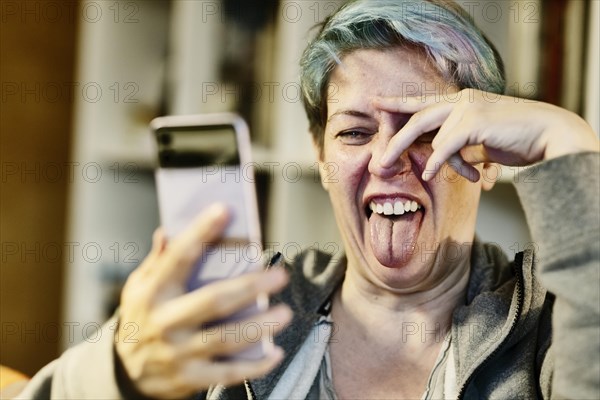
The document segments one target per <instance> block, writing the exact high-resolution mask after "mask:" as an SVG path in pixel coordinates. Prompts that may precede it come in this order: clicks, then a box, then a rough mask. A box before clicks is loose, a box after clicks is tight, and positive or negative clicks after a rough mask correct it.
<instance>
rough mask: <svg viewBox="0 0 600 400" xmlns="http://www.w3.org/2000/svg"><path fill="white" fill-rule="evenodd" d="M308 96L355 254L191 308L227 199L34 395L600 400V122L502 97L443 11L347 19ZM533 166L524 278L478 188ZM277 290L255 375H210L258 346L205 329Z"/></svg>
mask: <svg viewBox="0 0 600 400" xmlns="http://www.w3.org/2000/svg"><path fill="white" fill-rule="evenodd" d="M302 87H303V90H304V102H305V108H306V110H307V114H308V117H309V121H310V127H311V132H312V135H313V139H314V143H315V150H316V152H317V155H318V158H319V161H320V162H321V164H322V165H326V163H336V164H337V165H338V167H339V173H338V175H337V176H336V178H337V179H336V180H331V181H328V180H326V179H323V182H322V183H323V187H324V188H325V189H326V190H327V191H328V193H329V196H330V198H331V202H332V204H333V209H334V212H335V217H336V221H337V224H338V226H339V228H340V231H341V234H342V238H343V242H344V247H345V251H346V258H345V259H343V260H332V259H331V257H330V256H328V255H326V254H322V253H316V252H306V253H303V254H301V255H300V256H299V257H298V258H297V259H296V260H292V261H291V263H290V264H289V265H287V266H286V268H285V270H287V273H286V272H284V270H283V269H274V270H271V271H268V272H266V273H258V274H251V275H246V276H243V277H240V278H236V279H232V280H228V281H224V282H219V283H215V284H212V285H208V286H206V287H204V288H202V289H200V290H198V291H196V292H193V293H188V294H184V289H183V288H184V282H185V279H186V274H187V273H188V271H189V270H190V268H191V265H192V264H193V261H194V260H195V259H197V258H198V257H199V256H201V254H200V253H199V252H200V250H201V249H202V248H204V246H201V245H200V244H201V243H205V242H207V241H216V240H218V239H219V236H220V234H221V232H222V231H223V228H224V227H225V226H226V224H227V221H228V213H227V210H226V209H225V208H224V207H222V206H219V205H215V206H214V207H212V208H211V209H209V210H207V211H206V212H205V213H203V214H202V215H201V216H199V217H198V219H197V221H196V222H195V223H194V224H193V226H192V227H190V229H189V230H188V231H186V232H185V233H184V234H182V235H181V236H180V237H178V238H176V239H174V240H173V241H172V242H170V243H168V244H167V243H166V241H165V240H164V238H163V237H162V235H161V233H160V231H157V233H156V234H155V238H154V247H153V250H152V251H151V253H150V254H149V256H148V257H147V259H146V260H145V261H144V263H143V264H142V265H141V266H140V267H139V268H138V269H137V270H136V271H135V272H134V273H133V274H132V276H131V277H130V278H129V280H128V282H127V284H126V287H125V289H124V291H123V295H122V306H121V309H120V314H119V317H118V318H119V320H120V331H119V332H118V334H117V335H116V336H115V337H114V340H113V336H112V335H109V337H108V339H106V340H103V341H102V343H100V344H96V345H95V346H92V345H91V344H89V343H88V344H85V345H83V346H82V347H79V348H75V349H73V350H71V351H70V352H67V353H66V354H65V355H63V357H61V359H60V360H58V361H56V362H55V363H54V365H51V366H49V367H46V368H47V370H46V371H45V372H44V371H42V372H40V374H38V376H36V377H35V378H34V381H33V382H32V384H31V385H30V388H29V392H25V395H32V394H36V393H37V395H38V396H44V394H45V395H46V396H47V395H48V394H50V393H51V394H52V396H54V397H77V396H79V397H84V396H90V397H94V396H95V397H98V396H103V397H119V396H124V397H133V396H140V395H145V396H148V397H168V398H173V397H183V396H190V395H193V394H194V393H198V392H201V393H200V394H199V395H198V396H199V397H203V396H208V397H209V398H211V399H212V398H222V399H225V398H240V397H244V398H245V397H249V398H274V399H277V398H336V397H337V398H395V399H398V398H421V397H424V398H456V397H459V398H503V399H504V398H537V397H543V398H549V397H574V398H598V397H599V396H600V389H599V386H600V383H599V381H598V374H599V373H600V366H599V365H600V362H599V359H598V358H599V346H600V344H599V339H598V337H599V328H598V327H599V325H600V310H599V307H600V306H599V297H598V282H597V279H598V260H599V258H600V255H599V251H598V246H597V243H598V241H599V240H600V232H599V223H598V218H599V215H600V210H599V209H598V202H597V195H598V194H597V193H598V190H599V189H598V186H599V184H598V177H597V171H598V168H599V156H598V150H599V149H598V140H597V138H596V135H595V134H594V132H593V131H592V130H591V128H590V127H589V126H588V125H587V124H586V123H585V122H584V121H583V120H582V119H581V118H579V117H578V116H576V115H575V114H573V113H570V112H568V111H566V110H563V109H560V108H558V107H555V106H552V105H549V104H544V103H539V102H530V101H528V102H524V101H522V100H520V99H515V98H511V97H506V96H501V95H499V94H496V93H502V91H503V90H504V78H503V72H502V65H501V62H500V60H499V59H498V57H497V55H496V53H495V51H494V50H493V48H492V47H491V45H490V44H489V43H488V42H487V40H486V39H485V38H484V37H483V35H482V34H481V32H480V31H479V30H478V29H477V28H475V27H474V26H473V25H472V22H471V20H470V19H469V18H468V16H466V15H465V13H464V12H463V11H461V9H460V8H458V7H457V6H455V5H453V4H448V3H446V2H442V1H430V2H427V3H425V2H422V1H421V2H419V1H416V2H414V3H412V4H410V6H407V3H399V2H396V1H392V0H390V1H378V2H368V1H356V2H352V3H350V4H348V5H347V6H345V7H343V8H342V9H341V10H340V11H338V12H337V13H336V14H335V15H334V16H333V17H331V18H330V19H329V20H328V21H327V22H326V23H325V25H324V26H323V28H322V29H321V31H320V33H319V35H318V36H317V38H316V39H315V40H314V41H313V42H312V43H311V44H310V45H309V47H308V48H307V50H306V51H305V54H304V56H303V59H302ZM538 162H539V164H537V165H536V166H535V167H534V168H537V173H536V177H537V180H538V183H537V184H528V183H519V184H518V185H517V190H518V192H519V195H520V196H521V199H522V202H523V206H524V208H525V212H526V215H527V218H528V223H529V226H530V229H531V233H532V236H533V238H534V240H535V241H536V243H537V244H538V245H539V254H533V253H532V252H525V253H524V254H519V255H518V256H517V258H516V260H515V261H514V262H512V263H509V262H508V261H507V260H506V258H505V256H504V255H503V254H501V252H500V251H499V250H498V249H497V248H495V247H492V246H488V245H484V244H481V243H479V242H477V241H476V240H475V239H474V238H475V231H474V229H475V218H476V215H477V207H478V203H479V197H480V193H481V190H482V189H490V188H491V187H492V186H493V182H491V181H490V180H489V179H486V177H487V176H489V175H490V174H489V172H490V170H491V169H492V168H494V164H493V163H500V164H506V165H530V164H533V163H538ZM588 171H595V172H593V173H592V176H589V175H587V174H589V172H588ZM322 176H324V177H325V176H327V174H322ZM534 271H536V272H535V273H534ZM288 274H289V277H288ZM288 281H289V284H287V283H288ZM279 291H281V293H278V292H279ZM264 292H266V293H269V294H272V295H273V297H272V304H274V305H272V306H271V308H270V309H269V310H267V311H266V312H264V313H263V314H260V315H258V316H255V317H252V318H250V320H248V321H246V322H254V323H258V324H259V325H260V326H262V327H270V328H269V329H266V328H265V329H263V334H264V335H268V334H273V333H278V332H281V334H280V335H279V336H277V338H276V339H275V341H276V343H277V344H278V346H280V347H276V348H275V350H273V352H271V353H270V354H269V355H268V356H267V357H266V358H264V359H263V360H260V361H254V362H241V361H215V360H218V359H221V360H222V357H223V356H226V355H228V354H233V353H235V352H237V351H239V350H240V349H243V348H245V347H247V346H250V345H252V342H251V341H249V340H246V339H245V338H244V337H243V336H242V337H240V336H238V335H235V334H234V335H228V334H227V332H230V333H231V332H235V329H236V328H239V326H238V327H234V326H228V327H223V326H220V327H219V328H217V330H216V331H215V328H211V329H212V331H211V334H210V335H208V334H207V332H206V331H203V330H202V329H199V328H198V326H200V325H201V324H203V323H209V322H211V321H215V320H218V319H220V318H223V317H226V316H228V315H231V314H232V313H233V312H235V311H237V310H239V309H242V308H244V307H245V306H247V305H248V304H250V303H251V302H253V301H254V299H255V298H256V297H257V296H258V295H259V294H260V293H264ZM286 325H289V326H287V329H284V328H285V327H286ZM242 326H243V323H242ZM131 327H134V328H135V329H134V330H135V332H133V336H132V339H133V340H126V339H125V338H126V337H127V335H130V336H131V334H132V332H131V331H128V329H130V328H131ZM215 332H217V334H215ZM108 333H109V332H108V331H107V335H108ZM110 333H112V332H110ZM113 343H114V344H113ZM282 348H283V350H282ZM86 357H87V358H86ZM113 357H114V358H113ZM85 360H89V361H88V365H86V364H85V363H86V361H85ZM82 365H85V367H83V368H84V369H82V367H81V366H82ZM113 366H114V371H115V372H114V373H113ZM49 384H50V385H51V388H49V387H48V385H49ZM45 385H46V386H45ZM207 390H208V392H206V391H207Z"/></svg>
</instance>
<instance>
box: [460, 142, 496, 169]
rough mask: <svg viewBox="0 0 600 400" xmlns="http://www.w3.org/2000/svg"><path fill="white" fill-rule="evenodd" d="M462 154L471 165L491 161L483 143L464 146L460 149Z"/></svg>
mask: <svg viewBox="0 0 600 400" xmlns="http://www.w3.org/2000/svg"><path fill="white" fill-rule="evenodd" d="M460 156H461V157H462V159H463V160H465V162H467V163H469V164H471V165H474V164H480V163H484V162H490V161H491V160H490V157H489V155H488V152H487V150H486V148H485V146H483V145H482V144H479V145H473V146H466V147H463V148H462V149H461V150H460Z"/></svg>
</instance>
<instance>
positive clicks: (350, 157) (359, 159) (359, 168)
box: [321, 149, 370, 198]
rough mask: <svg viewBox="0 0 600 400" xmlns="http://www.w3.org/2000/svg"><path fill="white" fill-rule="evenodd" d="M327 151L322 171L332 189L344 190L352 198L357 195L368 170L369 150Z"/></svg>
mask: <svg viewBox="0 0 600 400" xmlns="http://www.w3.org/2000/svg"><path fill="white" fill-rule="evenodd" d="M331 150H333V151H327V149H326V151H325V156H324V161H323V163H322V165H321V173H322V174H324V175H323V177H324V178H325V179H326V182H327V185H328V188H329V190H330V191H332V190H333V191H336V192H342V193H344V194H345V195H346V196H350V198H354V197H356V194H357V193H358V191H359V189H360V185H361V182H362V180H363V178H364V176H365V172H366V171H367V169H368V168H367V166H368V162H369V158H370V157H369V155H368V154H367V152H358V151H357V152H341V151H338V152H336V151H335V150H334V149H331Z"/></svg>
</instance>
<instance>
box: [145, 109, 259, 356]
mask: <svg viewBox="0 0 600 400" xmlns="http://www.w3.org/2000/svg"><path fill="white" fill-rule="evenodd" d="M150 128H151V130H152V132H153V134H154V137H155V139H156V144H157V150H158V168H157V170H156V187H157V192H158V205H159V214H160V220H161V224H162V226H163V228H164V229H165V233H166V236H167V238H172V237H175V236H176V235H177V234H179V233H180V232H182V231H183V230H185V229H186V227H187V226H188V224H189V223H190V222H191V221H192V220H193V219H194V218H195V217H196V216H197V215H198V214H199V213H200V212H201V211H202V210H203V209H205V208H206V207H208V206H209V205H211V204H213V203H215V202H221V203H224V204H226V205H227V206H228V208H229V210H230V212H231V214H232V217H231V220H230V223H229V225H228V226H227V228H226V230H225V233H224V235H223V237H222V239H221V241H220V242H218V243H214V244H204V246H205V248H204V249H203V255H202V256H201V257H200V259H199V260H198V261H197V262H196V264H195V265H194V268H193V271H192V273H191V275H190V277H189V279H188V281H187V290H188V291H192V290H195V289H197V288H200V287H202V286H204V285H206V284H209V283H211V282H214V281H216V280H220V279H227V278H231V277H235V276H238V275H240V274H243V273H246V272H250V271H253V270H259V269H262V264H261V258H262V245H261V235H260V222H259V218H258V207H257V200H256V191H255V186H254V171H253V167H252V166H253V164H252V162H251V147H250V137H249V131H248V126H247V125H246V123H245V121H244V120H243V119H242V118H241V117H240V116H238V115H236V114H234V113H219V114H202V115H186V116H165V117H159V118H155V119H154V120H152V122H151V123H150ZM265 302H267V303H268V300H266V297H265V298H260V299H257V303H256V304H255V305H253V306H252V307H250V308H248V309H246V310H244V311H242V312H240V313H238V314H236V315H234V316H232V317H231V318H229V319H228V320H227V321H215V323H223V322H230V321H236V320H241V319H243V318H245V317H247V316H249V315H251V314H252V313H256V312H259V311H260V310H263V309H266V307H267V304H265ZM267 345H268V344H267V343H265V342H264V341H263V343H261V345H260V346H253V347H251V348H249V349H248V350H246V351H244V352H242V353H239V354H238V355H236V356H235V357H234V358H242V359H258V358H261V357H262V356H263V355H264V352H265V351H266V350H267V349H266V346H267Z"/></svg>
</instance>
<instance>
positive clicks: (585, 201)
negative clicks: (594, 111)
mask: <svg viewBox="0 0 600 400" xmlns="http://www.w3.org/2000/svg"><path fill="white" fill-rule="evenodd" d="M599 171H600V153H595V152H594V153H592V152H590V153H581V154H571V155H567V156H563V157H559V158H556V159H553V160H549V161H546V162H543V163H540V164H538V165H536V166H534V167H532V168H531V169H529V170H528V171H527V172H526V175H527V179H522V178H523V177H521V178H520V179H519V182H517V183H516V188H517V191H518V193H519V197H520V198H521V202H522V204H523V209H524V210H525V215H526V217H527V222H528V224H529V228H530V231H531V236H532V238H533V240H534V242H535V244H536V245H537V250H538V252H537V256H536V258H537V262H536V264H537V273H538V274H539V277H540V281H541V282H542V284H543V285H544V286H545V288H546V289H547V290H548V291H549V292H551V293H552V294H554V296H555V302H554V307H553V311H552V344H551V345H550V348H549V350H548V352H547V357H546V360H545V361H544V364H543V365H542V376H541V380H546V381H547V382H551V383H550V385H551V386H550V387H549V389H550V390H549V391H550V397H552V398H577V399H598V398H600V379H599V378H598V377H599V376H600V176H599Z"/></svg>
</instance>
